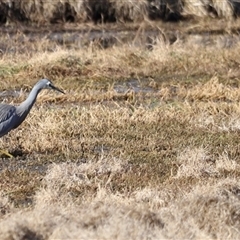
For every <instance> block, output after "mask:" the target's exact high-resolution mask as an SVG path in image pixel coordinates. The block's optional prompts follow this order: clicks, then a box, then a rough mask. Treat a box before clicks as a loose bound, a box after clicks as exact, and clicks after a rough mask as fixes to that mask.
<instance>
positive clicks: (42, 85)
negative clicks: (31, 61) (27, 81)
mask: <svg viewBox="0 0 240 240" xmlns="http://www.w3.org/2000/svg"><path fill="white" fill-rule="evenodd" d="M38 84H39V87H40V88H42V89H52V90H55V91H58V92H61V93H63V94H65V93H64V92H63V91H62V90H61V89H59V88H57V87H55V86H54V85H53V83H52V82H51V81H50V80H48V79H41V80H40V81H39V82H38Z"/></svg>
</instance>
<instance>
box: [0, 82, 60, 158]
mask: <svg viewBox="0 0 240 240" xmlns="http://www.w3.org/2000/svg"><path fill="white" fill-rule="evenodd" d="M42 89H53V90H56V91H58V92H61V93H64V92H63V91H62V90H60V89H59V88H57V87H55V86H54V85H53V84H52V82H51V81H50V80H48V79H41V80H40V81H38V82H37V83H36V84H35V86H34V87H33V89H32V90H31V92H30V94H29V95H28V97H27V99H26V100H25V101H24V102H22V103H21V104H20V105H19V106H13V105H8V104H0V137H2V136H4V135H6V134H7V133H8V132H10V131H11V130H12V129H15V128H17V127H18V126H19V125H20V124H21V123H22V122H23V121H24V120H25V118H26V117H27V115H28V113H29V112H30V110H31V108H32V106H33V104H34V103H35V101H36V99H37V96H38V94H39V92H40V91H41V90H42ZM0 152H2V153H4V154H5V155H8V156H9V157H12V156H11V154H9V153H7V152H5V151H3V150H0Z"/></svg>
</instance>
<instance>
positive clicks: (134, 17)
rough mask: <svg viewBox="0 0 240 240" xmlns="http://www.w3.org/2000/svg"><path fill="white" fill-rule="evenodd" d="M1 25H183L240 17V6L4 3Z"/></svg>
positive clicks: (85, 0)
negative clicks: (147, 21)
mask: <svg viewBox="0 0 240 240" xmlns="http://www.w3.org/2000/svg"><path fill="white" fill-rule="evenodd" d="M0 10H1V15H0V22H1V23H7V24H12V23H18V22H22V23H28V24H38V25H39V26H40V25H49V24H51V23H59V22H75V23H83V22H86V21H91V22H94V23H102V22H139V21H143V20H144V19H153V20H155V19H162V20H170V21H179V20H181V19H183V17H189V16H195V17H196V16H200V17H204V18H207V17H219V18H226V19H232V18H233V16H238V15H239V4H238V3H237V2H236V1H231V0H222V1H218V0H206V1H203V0H193V1H185V0H181V1H179V0H172V1H164V0H128V1H116V0H101V1H95V0H81V1H79V0H64V1H60V0H55V1H53V2H51V1H40V0H34V1H30V2H29V1H25V0H17V1H16V0H14V1H13V0H3V1H1V3H0Z"/></svg>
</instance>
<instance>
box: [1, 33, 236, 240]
mask: <svg viewBox="0 0 240 240" xmlns="http://www.w3.org/2000/svg"><path fill="white" fill-rule="evenodd" d="M1 39H2V40H3V41H2V44H3V45H4V47H5V48H3V47H2V49H3V51H2V54H1V57H0V75H1V85H0V90H1V93H2V91H5V93H6V95H5V97H4V96H2V97H1V100H2V101H5V102H11V103H14V104H18V103H19V102H21V101H22V100H23V99H25V97H26V95H27V93H28V92H29V90H30V89H31V86H32V85H33V84H34V83H35V82H36V81H37V80H38V79H39V78H41V77H48V78H50V79H52V80H53V82H54V83H55V84H56V85H57V86H59V87H61V88H63V89H65V91H66V95H61V94H57V93H54V92H46V91H44V92H42V93H41V94H40V96H39V97H38V100H37V103H36V105H35V106H34V108H33V109H32V112H31V113H30V115H29V116H28V117H27V119H26V121H25V122H24V123H23V124H22V125H21V126H20V127H19V128H18V129H17V130H15V131H12V132H11V133H10V134H8V135H7V136H5V137H3V138H2V139H1V147H2V148H5V149H9V150H10V152H12V153H13V154H14V155H15V156H16V158H14V159H5V158H1V161H0V189H1V194H0V239H160V238H161V239H172V238H175V239H189V238H191V239H213V238H214V239H237V238H239V230H240V229H239V207H240V205H239V204H240V203H239V189H240V185H239V178H240V159H239V154H240V148H239V129H240V127H239V126H240V125H239V122H240V120H239V114H240V107H239V101H240V99H239V96H240V90H239V89H240V86H239V81H238V79H239V75H240V72H239V62H240V59H239V54H238V52H239V48H240V46H239V44H238V43H237V42H236V43H235V44H233V45H231V47H228V48H222V47H219V45H218V43H217V42H215V44H212V45H207V44H205V43H204V42H200V43H199V42H194V41H190V40H189V39H178V41H176V42H175V44H173V45H170V44H168V43H166V42H164V41H162V38H161V37H158V38H156V43H155V45H153V46H152V49H151V50H149V49H147V48H145V47H142V46H136V45H134V44H128V45H127V44H126V45H121V46H120V45H116V46H113V47H111V48H107V49H102V48H99V47H96V46H95V45H94V44H92V45H90V46H85V48H79V47H76V46H75V45H73V46H71V45H66V44H65V45H64V44H63V45H59V44H57V43H56V42H51V41H49V40H47V39H46V38H45V39H42V38H41V40H39V41H38V40H37V39H36V40H35V41H32V42H31V41H29V39H28V36H27V35H26V34H25V35H24V34H21V33H18V35H15V36H14V37H9V36H8V35H7V34H5V35H4V34H3V35H2V36H1ZM16 43H17V44H16ZM10 90H17V91H19V92H17V93H19V96H18V97H17V98H13V97H11V96H8V95H7V94H8V93H11V92H9V91H10Z"/></svg>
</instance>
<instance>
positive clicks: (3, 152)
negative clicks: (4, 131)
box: [0, 149, 13, 158]
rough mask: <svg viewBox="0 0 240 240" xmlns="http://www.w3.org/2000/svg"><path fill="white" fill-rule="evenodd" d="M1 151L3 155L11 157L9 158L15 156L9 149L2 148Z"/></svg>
mask: <svg viewBox="0 0 240 240" xmlns="http://www.w3.org/2000/svg"><path fill="white" fill-rule="evenodd" d="M0 153H1V155H3V156H4V155H5V156H7V157H9V158H13V155H12V154H10V153H9V152H8V151H6V150H2V149H0Z"/></svg>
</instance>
